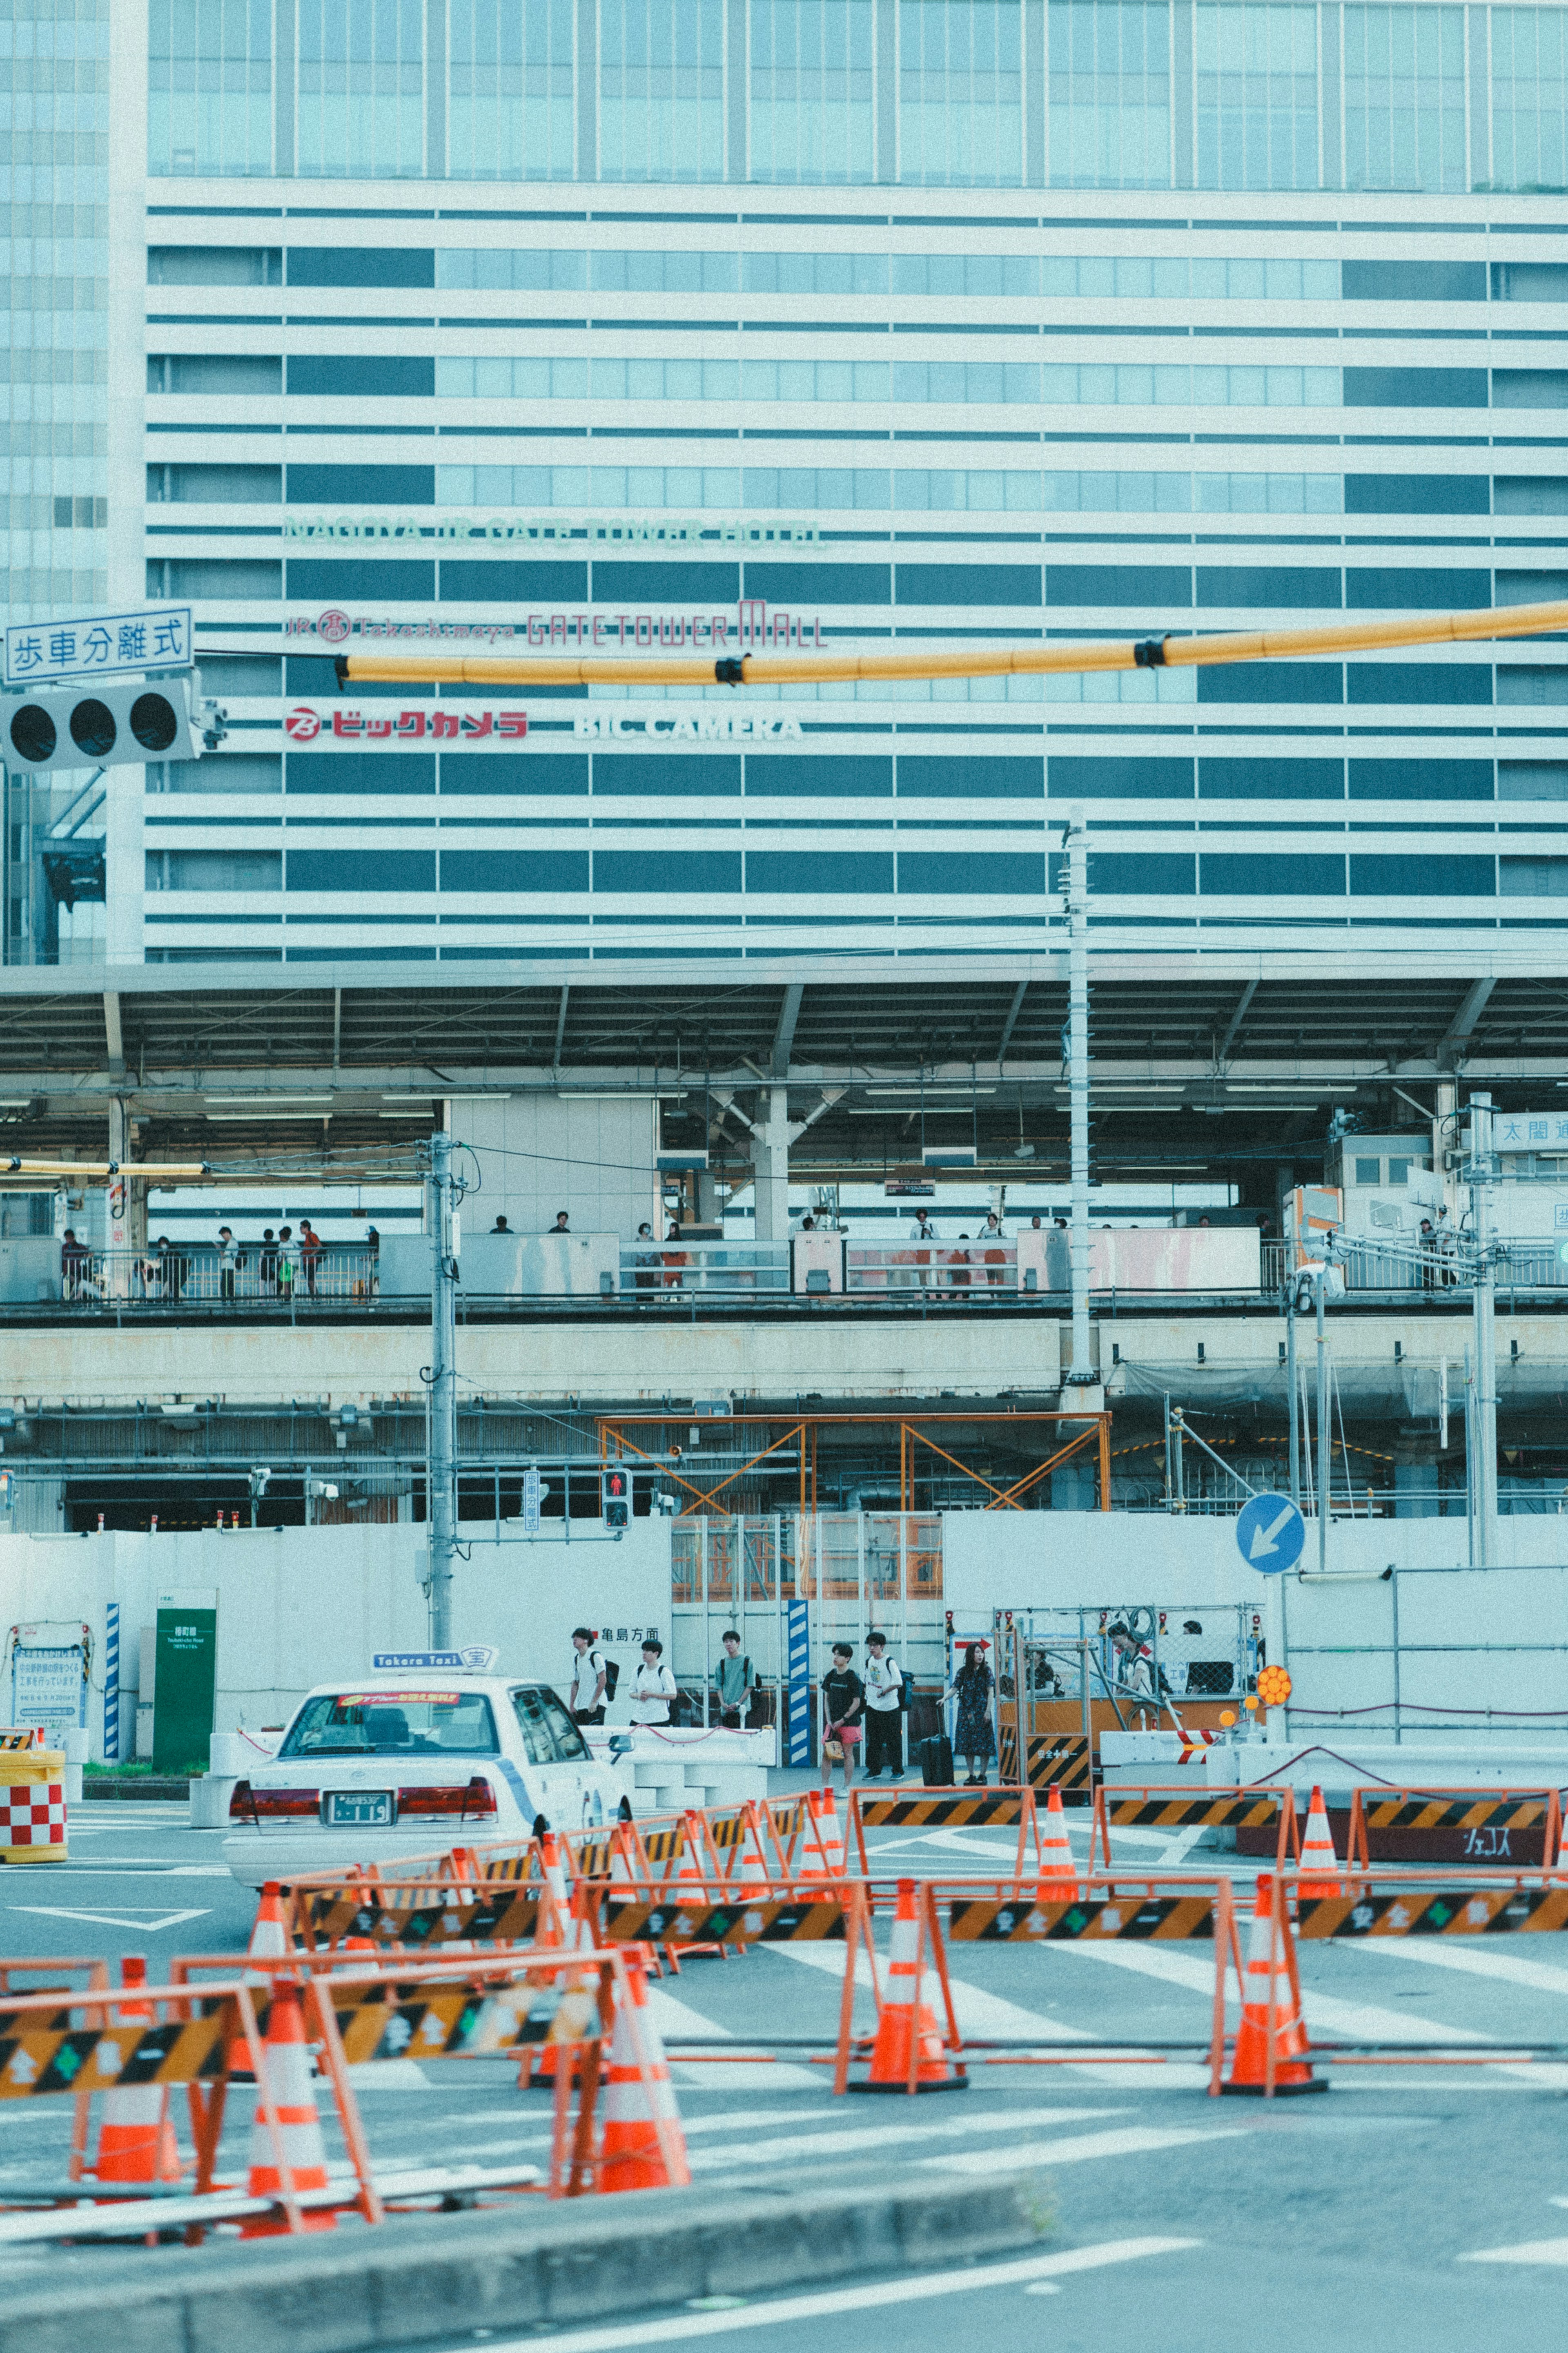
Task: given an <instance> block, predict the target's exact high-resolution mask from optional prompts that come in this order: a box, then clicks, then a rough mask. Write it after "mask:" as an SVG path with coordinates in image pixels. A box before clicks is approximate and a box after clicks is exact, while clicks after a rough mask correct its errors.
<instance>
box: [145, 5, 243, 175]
mask: <svg viewBox="0 0 1568 2353" xmlns="http://www.w3.org/2000/svg"><path fill="white" fill-rule="evenodd" d="M147 169H148V171H149V172H150V173H151V174H153V176H154V177H157V178H162V177H165V176H174V177H179V176H184V175H188V174H197V173H199V174H202V175H203V176H206V175H208V174H210V175H212V176H214V177H223V178H239V177H242V176H243V175H245V174H248V173H257V172H270V171H271V169H272V8H271V5H270V0H228V5H226V6H218V7H213V6H211V5H208V6H205V7H195V6H193V5H191V0H152V6H151V9H150V11H149V16H148V43H147Z"/></svg>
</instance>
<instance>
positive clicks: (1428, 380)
mask: <svg viewBox="0 0 1568 2353" xmlns="http://www.w3.org/2000/svg"><path fill="white" fill-rule="evenodd" d="M1504 374H1505V371H1504V370H1502V369H1499V370H1498V371H1497V375H1498V379H1499V381H1501V379H1502V377H1503V375H1504ZM1563 383H1564V385H1568V376H1565V377H1564V378H1563ZM1344 404H1345V406H1346V407H1347V408H1484V407H1485V406H1486V405H1487V372H1486V370H1485V368H1437V367H1348V368H1346V370H1345V371H1344ZM1510 405H1511V406H1520V407H1526V406H1529V407H1533V406H1536V405H1537V404H1536V403H1535V402H1534V401H1529V402H1524V401H1521V402H1518V403H1513V404H1510V403H1508V402H1506V401H1503V400H1501V399H1499V401H1498V406H1500V407H1505V406H1510Z"/></svg>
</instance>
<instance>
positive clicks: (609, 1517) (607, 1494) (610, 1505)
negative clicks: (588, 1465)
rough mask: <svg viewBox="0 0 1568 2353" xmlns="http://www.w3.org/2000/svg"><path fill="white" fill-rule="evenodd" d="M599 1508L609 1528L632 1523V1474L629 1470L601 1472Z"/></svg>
mask: <svg viewBox="0 0 1568 2353" xmlns="http://www.w3.org/2000/svg"><path fill="white" fill-rule="evenodd" d="M599 1508H600V1511H601V1513H602V1514H603V1516H604V1522H605V1526H606V1527H607V1528H617V1529H619V1528H625V1527H629V1526H630V1525H631V1516H632V1474H631V1472H629V1471H604V1472H600V1474H599Z"/></svg>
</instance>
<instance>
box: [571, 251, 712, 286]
mask: <svg viewBox="0 0 1568 2353" xmlns="http://www.w3.org/2000/svg"><path fill="white" fill-rule="evenodd" d="M587 259H588V263H589V276H590V282H591V283H592V284H593V285H594V286H595V288H599V287H602V288H604V289H605V291H606V292H608V293H626V294H733V293H734V291H735V290H736V287H737V285H738V284H739V281H740V265H739V261H738V259H737V257H736V256H735V255H734V254H732V253H679V252H675V253H665V252H659V251H657V250H654V251H649V252H644V253H639V252H637V250H636V249H635V248H634V249H633V250H632V251H630V252H607V253H595V254H593V255H590V256H589V257H587ZM579 282H581V281H579Z"/></svg>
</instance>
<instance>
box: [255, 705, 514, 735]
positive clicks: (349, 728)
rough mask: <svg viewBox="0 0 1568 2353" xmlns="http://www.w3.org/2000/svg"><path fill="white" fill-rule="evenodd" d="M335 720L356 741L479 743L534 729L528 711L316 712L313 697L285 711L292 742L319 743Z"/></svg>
mask: <svg viewBox="0 0 1568 2353" xmlns="http://www.w3.org/2000/svg"><path fill="white" fill-rule="evenodd" d="M329 720H330V721H331V726H330V729H329V731H328V732H329V733H331V734H332V735H334V736H336V737H337V738H339V739H340V740H341V741H347V742H350V743H354V744H362V743H371V744H374V743H403V744H408V743H415V742H416V741H417V740H418V738H419V737H420V736H422V735H428V736H431V737H433V738H434V739H435V740H436V741H437V743H459V744H473V743H477V742H479V739H480V738H481V737H482V736H486V735H491V736H510V737H514V738H521V737H522V736H524V735H526V734H527V733H528V713H527V712H526V711H399V712H396V713H395V714H394V713H393V712H387V714H386V715H385V717H382V716H381V715H380V714H379V713H377V712H372V713H371V714H370V715H369V716H367V715H366V714H365V712H363V711H353V710H346V709H342V708H339V707H336V706H334V708H333V709H332V710H331V711H330V712H321V711H316V710H314V709H312V707H311V706H310V703H308V702H297V703H296V704H295V705H294V708H293V709H292V710H291V711H289V712H286V713H285V714H284V720H283V733H285V735H287V736H288V737H289V741H290V743H294V744H313V743H314V742H315V740H316V738H317V736H318V735H320V734H321V731H322V729H323V728H327V726H328V722H329Z"/></svg>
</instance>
